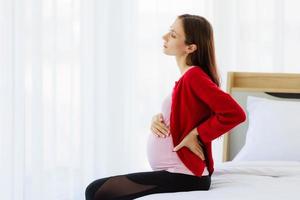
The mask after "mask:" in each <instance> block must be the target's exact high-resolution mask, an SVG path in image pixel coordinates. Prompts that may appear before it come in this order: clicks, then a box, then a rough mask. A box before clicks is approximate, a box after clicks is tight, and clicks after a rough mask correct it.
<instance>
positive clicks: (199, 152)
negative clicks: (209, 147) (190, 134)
mask: <svg viewBox="0 0 300 200" xmlns="http://www.w3.org/2000/svg"><path fill="white" fill-rule="evenodd" d="M194 153H195V154H196V155H197V156H199V157H200V158H201V159H202V160H205V156H204V154H203V150H202V148H201V147H200V148H197V147H196V148H194Z"/></svg>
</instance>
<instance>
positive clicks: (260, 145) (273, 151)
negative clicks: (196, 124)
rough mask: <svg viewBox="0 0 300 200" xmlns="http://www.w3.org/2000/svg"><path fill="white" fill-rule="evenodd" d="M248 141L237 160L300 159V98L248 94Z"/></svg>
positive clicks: (235, 159)
mask: <svg viewBox="0 0 300 200" xmlns="http://www.w3.org/2000/svg"><path fill="white" fill-rule="evenodd" d="M247 111H248V121H249V126H248V130H247V136H246V142H245V145H244V146H243V148H242V149H241V151H240V152H239V153H238V154H237V155H236V157H235V158H234V159H233V161H263V160H264V161H275V160H277V161H300V102H296V101H281V100H271V99H266V98H260V97H253V96H248V98H247Z"/></svg>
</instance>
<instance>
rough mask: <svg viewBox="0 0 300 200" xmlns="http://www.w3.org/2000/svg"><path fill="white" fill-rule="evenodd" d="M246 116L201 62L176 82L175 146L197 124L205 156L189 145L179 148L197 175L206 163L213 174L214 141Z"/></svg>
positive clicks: (172, 125)
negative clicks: (188, 146)
mask: <svg viewBox="0 0 300 200" xmlns="http://www.w3.org/2000/svg"><path fill="white" fill-rule="evenodd" d="M245 120H246V114H245V112H244V110H243V109H242V108H241V106H240V105H239V104H238V103H237V102H236V101H235V100H234V99H233V98H232V97H231V96H230V95H229V94H228V93H226V92H224V91H222V90H221V89H220V88H219V87H218V86H217V85H216V84H215V83H214V82H213V81H211V79H210V77H209V76H208V75H207V74H206V73H205V72H204V71H203V70H202V69H201V68H200V67H198V66H196V67H193V68H191V69H189V70H188V71H187V72H186V73H185V74H183V76H182V77H181V78H180V79H179V80H178V81H176V82H175V86H174V88H173V91H172V105H171V114H170V132H171V134H172V138H173V145H174V147H175V146H177V145H178V144H179V143H180V142H181V141H182V140H183V138H184V137H185V136H186V135H187V134H189V133H190V132H191V131H192V130H193V129H194V128H196V127H197V131H198V134H199V139H200V141H201V142H202V144H203V145H204V148H203V150H204V155H205V158H206V159H205V160H202V159H201V158H200V157H198V156H197V155H196V154H194V153H193V152H192V151H190V150H189V149H188V148H187V147H183V148H181V149H179V150H178V151H177V154H178V156H179V158H180V159H181V160H182V162H183V163H184V164H185V165H186V167H187V168H188V169H190V170H191V171H192V172H193V173H194V174H195V175H196V176H201V175H202V173H203V170H204V167H205V163H206V166H207V169H208V172H209V175H210V176H211V175H212V173H213V171H214V161H213V157H212V145H211V142H212V140H214V139H215V138H217V137H220V136H221V135H222V134H224V133H226V132H228V131H229V130H231V129H232V128H234V127H235V126H237V125H238V124H240V123H242V122H244V121H245Z"/></svg>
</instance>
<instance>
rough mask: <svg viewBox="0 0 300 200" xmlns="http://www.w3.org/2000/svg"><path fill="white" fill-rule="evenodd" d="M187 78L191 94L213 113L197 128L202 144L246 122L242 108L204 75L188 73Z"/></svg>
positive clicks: (197, 72) (199, 72) (198, 72)
mask: <svg viewBox="0 0 300 200" xmlns="http://www.w3.org/2000/svg"><path fill="white" fill-rule="evenodd" d="M187 78H188V81H187V82H188V85H189V87H190V88H191V90H192V91H193V93H194V94H195V95H196V96H197V97H198V98H199V99H200V100H201V101H203V102H204V103H205V104H206V105H207V106H208V107H209V108H210V109H211V110H212V111H213V114H212V115H211V116H210V117H209V118H208V119H207V120H205V121H204V122H202V123H201V124H200V125H199V126H198V127H197V131H198V134H199V137H200V140H201V141H202V142H204V143H207V142H211V141H212V140H214V139H216V138H217V137H220V136H221V135H222V134H224V133H226V132H228V131H229V130H231V129H232V128H234V127H235V126H237V125H238V124H240V123H242V122H243V121H245V120H246V114H245V112H244V110H243V109H242V107H241V106H240V105H239V104H238V103H237V102H236V101H235V100H234V99H233V98H232V97H231V96H230V94H228V93H226V92H224V91H222V90H221V89H220V88H219V87H218V86H217V85H216V84H215V83H214V82H213V81H211V79H210V78H209V77H208V76H207V75H206V74H203V73H202V72H201V71H195V73H189V76H188V77H187Z"/></svg>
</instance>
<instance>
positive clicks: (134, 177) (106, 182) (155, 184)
mask: <svg viewBox="0 0 300 200" xmlns="http://www.w3.org/2000/svg"><path fill="white" fill-rule="evenodd" d="M210 184H211V177H210V176H202V177H197V176H193V175H188V174H181V173H171V172H168V171H166V170H161V171H149V172H138V173H131V174H125V175H118V176H111V177H107V178H102V179H98V180H95V181H93V182H92V183H90V184H89V185H88V186H87V188H86V191H85V197H86V200H131V199H135V198H138V197H142V196H145V195H149V194H154V193H166V192H182V191H193V190H209V188H210Z"/></svg>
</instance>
